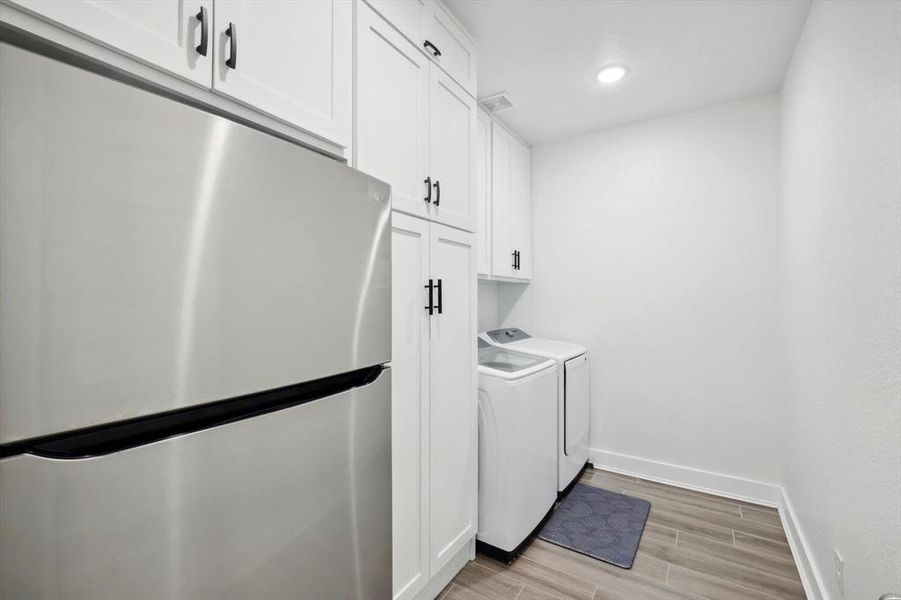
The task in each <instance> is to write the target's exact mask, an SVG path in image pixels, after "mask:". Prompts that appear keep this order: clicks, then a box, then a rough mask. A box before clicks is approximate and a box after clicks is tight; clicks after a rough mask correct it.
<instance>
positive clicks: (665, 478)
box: [590, 449, 782, 508]
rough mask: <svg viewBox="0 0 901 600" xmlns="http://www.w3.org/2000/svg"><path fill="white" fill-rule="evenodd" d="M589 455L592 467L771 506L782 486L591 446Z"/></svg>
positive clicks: (778, 501)
mask: <svg viewBox="0 0 901 600" xmlns="http://www.w3.org/2000/svg"><path fill="white" fill-rule="evenodd" d="M590 454H591V461H592V462H593V463H594V466H596V467H599V468H602V469H606V470H608V471H615V472H617V473H623V474H626V475H634V476H636V477H641V478H642V479H649V480H651V481H659V482H660V483H671V484H673V485H677V486H679V487H683V488H688V489H691V490H695V491H698V492H709V493H712V494H717V495H719V496H725V497H727V498H733V499H735V500H744V501H745V502H753V503H754V504H762V505H764V506H772V507H774V508H777V507H779V506H781V505H782V488H781V487H780V486H778V485H775V484H772V483H763V482H761V481H753V480H750V479H744V478H742V477H735V476H732V475H725V474H723V473H714V472H712V471H705V470H703V469H694V468H691V467H683V466H680V465H673V464H670V463H665V462H660V461H656V460H649V459H647V458H639V457H637V456H629V455H626V454H617V453H616V452H608V451H606V450H594V449H592V450H591V451H590Z"/></svg>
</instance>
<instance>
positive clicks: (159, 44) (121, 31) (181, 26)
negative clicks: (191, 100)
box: [11, 0, 214, 88]
mask: <svg viewBox="0 0 901 600" xmlns="http://www.w3.org/2000/svg"><path fill="white" fill-rule="evenodd" d="M11 1H12V3H13V4H16V5H17V6H20V7H21V8H23V9H25V10H26V11H28V12H31V13H34V14H36V15H38V16H40V17H42V18H44V19H47V20H49V21H53V22H55V23H56V24H58V25H61V26H62V27H64V28H66V29H71V30H73V31H75V32H76V33H79V34H81V35H83V36H85V37H88V38H90V39H92V40H94V41H97V42H100V43H101V44H103V45H105V46H109V47H111V48H113V49H115V50H118V51H120V52H122V53H124V54H128V55H129V56H131V57H132V58H135V59H137V60H140V61H142V62H145V63H147V64H150V65H152V66H155V67H159V68H160V69H163V70H165V71H168V72H169V73H172V74H174V75H178V76H179V77H183V78H185V79H188V80H190V81H193V82H195V83H197V84H200V85H202V86H204V87H207V88H208V87H209V86H210V82H211V76H210V65H211V64H212V57H213V40H214V35H213V29H212V19H213V2H212V0H203V1H201V0H166V1H163V0H156V1H145V2H123V1H122V0H11ZM201 8H202V9H203V11H204V18H205V19H206V20H207V22H206V23H205V24H202V23H201V19H200V18H199V15H200V12H201ZM204 27H206V28H207V35H208V38H207V46H206V55H205V56H204V55H202V54H201V53H200V51H198V49H197V46H200V45H201V42H202V32H203V28H204ZM201 50H203V49H202V48H201Z"/></svg>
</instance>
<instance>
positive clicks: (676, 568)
mask: <svg viewBox="0 0 901 600" xmlns="http://www.w3.org/2000/svg"><path fill="white" fill-rule="evenodd" d="M581 482H582V483H586V484H588V485H593V486H597V487H600V488H604V489H607V490H613V491H616V492H622V493H625V494H628V495H630V496H636V497H639V498H644V499H646V500H649V501H650V502H651V514H650V516H649V517H648V522H647V525H646V527H645V531H644V534H643V535H642V538H641V544H640V545H639V546H638V555H637V556H636V559H635V564H634V566H633V567H632V568H631V569H628V570H626V569H621V568H619V567H615V566H613V565H609V564H607V563H605V562H601V561H599V560H595V559H593V558H590V557H588V556H584V555H582V554H578V553H576V552H573V551H571V550H567V549H565V548H562V547H560V546H556V545H554V544H550V543H548V542H545V541H544V540H539V539H535V540H533V541H532V542H531V544H530V545H529V546H528V548H527V549H526V550H525V551H524V552H523V554H522V555H521V556H520V557H519V558H518V559H517V560H515V561H514V562H513V563H512V564H510V565H505V564H503V563H500V562H497V561H495V560H492V559H491V558H488V557H487V556H483V555H481V554H479V555H477V556H476V559H475V561H474V562H471V563H469V564H468V565H467V566H466V567H465V568H464V569H463V570H462V571H461V572H460V573H459V574H458V575H457V576H456V577H455V578H454V580H453V581H452V582H451V583H450V584H449V585H448V586H447V587H446V588H445V589H444V591H442V592H441V594H440V595H439V596H438V598H439V600H543V599H548V598H577V599H580V600H635V599H641V600H651V599H658V598H659V599H661V600H662V599H667V600H669V599H678V598H693V599H698V598H707V599H712V600H713V599H715V600H731V599H735V600H739V599H741V600H755V599H757V600H773V599H774V598H775V599H792V600H794V599H798V598H804V597H805V595H804V590H803V587H802V585H801V580H800V577H799V575H798V570H797V568H796V567H795V563H794V560H793V559H792V554H791V550H789V547H788V541H787V539H786V537H785V532H784V531H783V529H782V524H781V522H780V520H779V514H778V512H777V511H776V509H773V508H767V507H763V506H757V505H753V504H748V503H744V502H739V501H735V500H730V499H728V498H722V497H719V496H713V495H710V494H703V493H700V492H694V491H691V490H686V489H682V488H677V487H673V486H669V485H664V484H660V483H655V482H652V481H645V480H642V479H636V478H634V477H626V476H623V475H619V474H617V473H611V472H608V471H601V470H597V469H594V470H592V469H587V470H586V471H585V473H584V474H583V475H582V479H581Z"/></svg>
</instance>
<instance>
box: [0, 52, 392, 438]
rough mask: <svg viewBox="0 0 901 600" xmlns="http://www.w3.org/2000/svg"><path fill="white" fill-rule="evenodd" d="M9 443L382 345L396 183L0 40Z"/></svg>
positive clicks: (371, 355) (4, 407) (261, 384)
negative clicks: (391, 184) (391, 185)
mask: <svg viewBox="0 0 901 600" xmlns="http://www.w3.org/2000/svg"><path fill="white" fill-rule="evenodd" d="M0 131H2V132H3V135H2V136H0V299H2V300H0V327H2V332H3V335H2V337H0V414H2V419H0V443H4V442H9V441H13V440H21V439H23V438H31V437H35V436H39V435H43V434H48V433H53V432H59V431H65V430H70V429H74V428H80V427H85V426H90V425H96V424H100V423H104V422H108V421H114V420H119V419H124V418H129V417H134V416H138V415H146V414H152V413H156V412H160V411H164V410H168V409H172V408H177V407H182V406H189V405H193V404H197V403H203V402H209V401H213V400H219V399H223V398H230V397H234V396H238V395H242V394H247V393H250V392H256V391H261V390H266V389H272V388H277V387H281V386H285V385H291V384H295V383H299V382H303V381H308V380H311V379H316V378H319V377H326V376H329V375H333V374H336V373H343V372H346V371H350V370H353V369H357V368H360V367H365V366H370V365H376V364H382V363H386V362H388V361H389V360H390V354H391V337H390V333H391V305H390V290H391V263H390V235H389V233H390V188H389V187H388V186H387V185H385V184H383V183H381V182H379V181H377V180H375V179H372V178H370V177H368V176H366V175H364V174H362V173H360V172H358V171H354V170H353V169H350V168H348V167H346V166H344V165H342V164H340V163H338V162H336V161H334V160H330V159H327V158H325V157H322V156H319V155H317V154H315V153H313V152H310V151H308V150H305V149H303V148H301V147H299V146H296V145H294V144H290V143H288V142H285V141H283V140H280V139H277V138H274V137H272V136H268V135H265V134H263V133H261V132H258V131H255V130H253V129H250V128H247V127H244V126H242V125H239V124H236V123H234V122H231V121H228V120H226V119H223V118H220V117H217V116H214V115H211V114H208V113H205V112H203V111H201V110H198V109H196V108H193V107H189V106H186V105H183V104H180V103H178V102H176V101H173V100H170V99H167V98H163V97H161V96H157V95H154V94H151V93H149V92H146V91H143V90H139V89H137V88H134V87H131V86H128V85H125V84H123V83H121V82H118V81H114V80H111V79H107V78H105V77H102V76H100V75H97V74H93V73H89V72H86V71H83V70H80V69H78V68H75V67H72V66H69V65H66V64H63V63H60V62H56V61H54V60H51V59H49V58H46V57H43V56H39V55H36V54H33V53H30V52H27V51H24V50H22V49H19V48H16V47H13V46H9V45H6V44H0Z"/></svg>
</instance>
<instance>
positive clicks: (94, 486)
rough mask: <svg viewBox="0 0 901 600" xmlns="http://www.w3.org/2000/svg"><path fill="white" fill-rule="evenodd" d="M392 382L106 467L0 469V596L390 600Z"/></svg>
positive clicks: (383, 380)
mask: <svg viewBox="0 0 901 600" xmlns="http://www.w3.org/2000/svg"><path fill="white" fill-rule="evenodd" d="M390 377H391V376H390V369H388V370H385V371H383V372H382V374H381V375H379V376H378V379H376V380H375V381H374V382H373V383H370V384H368V385H365V386H362V387H358V388H354V389H351V390H349V391H345V392H341V393H339V394H335V395H332V396H327V397H325V398H322V399H319V400H314V401H311V402H308V403H305V404H301V405H298V406H294V407H291V408H285V409H283V410H279V411H277V412H271V413H268V414H264V415H261V416H256V417H251V418H247V419H244V420H240V421H235V422H232V423H228V424H225V425H220V426H218V427H214V428H212V429H204V430H201V431H198V432H195V433H190V434H187V435H183V436H180V437H174V438H169V439H165V440H161V441H158V442H155V443H151V444H148V445H143V446H138V447H135V448H132V449H129V450H124V451H120V452H115V453H112V454H107V455H104V456H97V457H94V458H87V459H75V460H54V459H48V458H41V457H37V456H33V455H30V454H23V455H18V456H13V457H9V458H6V459H4V460H0V597H2V598H41V599H43V598H111V599H112V598H115V599H122V598H292V599H296V598H315V599H320V598H327V599H330V600H331V599H341V598H363V597H366V598H390V597H391V474H390V464H391V462H390V422H391V417H390V390H391V383H390Z"/></svg>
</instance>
